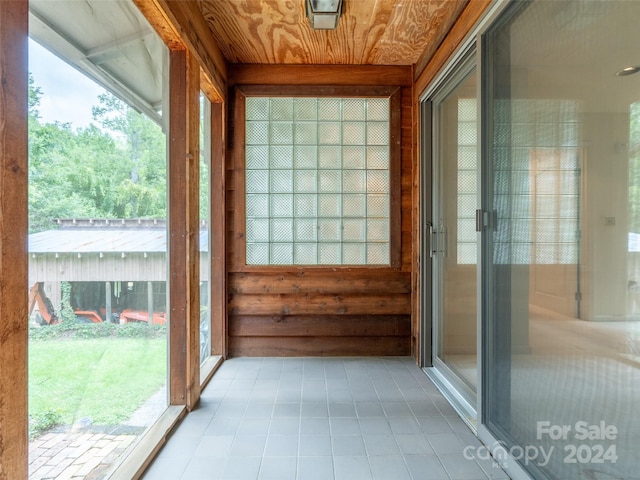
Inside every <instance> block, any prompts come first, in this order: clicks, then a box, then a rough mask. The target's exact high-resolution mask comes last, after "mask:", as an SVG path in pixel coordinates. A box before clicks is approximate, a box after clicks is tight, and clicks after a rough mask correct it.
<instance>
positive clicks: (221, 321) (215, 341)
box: [209, 103, 227, 358]
mask: <svg viewBox="0 0 640 480" xmlns="http://www.w3.org/2000/svg"><path fill="white" fill-rule="evenodd" d="M225 112H226V104H222V103H214V104H212V105H211V164H210V168H209V185H210V188H209V192H210V193H209V215H210V222H211V227H210V229H209V232H210V238H209V253H210V255H211V274H210V278H211V280H210V288H211V297H210V298H211V300H210V302H209V304H210V305H211V354H213V355H222V357H223V358H226V355H227V347H226V345H227V341H226V340H227V338H226V336H227V333H226V332H227V261H226V238H227V233H226V232H227V219H226V201H225V200H226V188H227V187H226V170H227V164H226V160H225V155H226V149H225V144H226V141H225V138H226V128H225V125H226V114H225Z"/></svg>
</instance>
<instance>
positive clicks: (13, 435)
mask: <svg viewBox="0 0 640 480" xmlns="http://www.w3.org/2000/svg"><path fill="white" fill-rule="evenodd" d="M28 15H29V5H28V2H27V1H26V0H15V1H0V79H1V83H0V319H1V321H0V479H2V480H9V479H13V478H16V479H18V478H27V475H28V453H27V445H28V433H27V431H28V420H27V417H28V411H27V344H28V337H27V328H28V313H27V292H28V290H29V287H28V284H27V283H28V281H27V272H28V255H27V232H28V223H27V222H28V220H27V219H28V213H27V181H28V180H27V172H28V154H27V110H28V107H27V85H28V81H27V36H28V31H29V29H28V21H29V20H28V19H29V16H28Z"/></svg>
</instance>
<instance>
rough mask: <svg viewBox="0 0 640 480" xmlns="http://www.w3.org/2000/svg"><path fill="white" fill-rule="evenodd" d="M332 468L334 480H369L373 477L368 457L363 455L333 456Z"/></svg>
mask: <svg viewBox="0 0 640 480" xmlns="http://www.w3.org/2000/svg"><path fill="white" fill-rule="evenodd" d="M333 468H334V473H335V479H336V480H355V479H357V480H369V479H372V478H373V476H372V474H371V469H370V467H369V459H368V458H367V457H365V456H360V457H357V456H352V457H334V458H333Z"/></svg>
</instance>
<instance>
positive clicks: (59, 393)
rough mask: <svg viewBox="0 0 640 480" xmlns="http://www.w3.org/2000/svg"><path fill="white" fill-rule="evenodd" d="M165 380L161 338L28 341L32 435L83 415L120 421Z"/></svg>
mask: <svg viewBox="0 0 640 480" xmlns="http://www.w3.org/2000/svg"><path fill="white" fill-rule="evenodd" d="M122 326H123V325H121V326H120V327H122ZM94 327H95V326H94ZM46 328H49V327H43V329H46ZM166 378H167V374H166V339H165V338H162V337H160V338H144V337H137V338H120V337H102V338H80V339H76V338H73V337H71V339H63V340H51V339H50V340H33V339H32V340H31V341H30V343H29V417H30V430H31V435H32V436H33V435H36V434H37V433H38V432H40V431H43V430H46V429H47V428H50V427H51V426H53V425H55V424H63V425H72V424H73V423H75V422H76V421H77V420H79V419H81V418H84V417H89V418H90V419H91V421H92V423H93V424H97V425H118V424H120V423H122V422H123V421H125V420H127V419H128V418H129V416H131V414H132V413H133V412H134V411H135V410H136V409H137V408H138V407H140V406H141V405H142V404H143V403H144V402H145V401H146V400H147V399H148V398H149V397H150V396H151V395H153V394H154V393H155V392H157V391H158V389H159V388H160V387H161V386H162V385H163V384H164V383H165V381H166Z"/></svg>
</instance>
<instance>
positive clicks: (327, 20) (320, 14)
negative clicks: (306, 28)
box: [305, 0, 343, 30]
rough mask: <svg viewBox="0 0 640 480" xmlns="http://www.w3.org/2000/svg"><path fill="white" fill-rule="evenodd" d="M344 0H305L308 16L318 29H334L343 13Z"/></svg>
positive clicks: (313, 25)
mask: <svg viewBox="0 0 640 480" xmlns="http://www.w3.org/2000/svg"><path fill="white" fill-rule="evenodd" d="M342 2H343V0H305V6H306V10H307V17H309V22H311V27H312V28H314V29H316V30H334V29H335V28H336V27H337V26H338V19H339V18H340V15H341V14H342Z"/></svg>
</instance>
